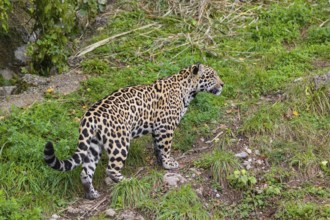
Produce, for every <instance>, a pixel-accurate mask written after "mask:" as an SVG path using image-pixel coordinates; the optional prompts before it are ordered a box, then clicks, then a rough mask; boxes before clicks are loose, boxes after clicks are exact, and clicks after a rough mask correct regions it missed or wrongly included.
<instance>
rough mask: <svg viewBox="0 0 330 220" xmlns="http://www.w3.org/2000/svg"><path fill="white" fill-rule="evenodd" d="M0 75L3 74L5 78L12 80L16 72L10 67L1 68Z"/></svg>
mask: <svg viewBox="0 0 330 220" xmlns="http://www.w3.org/2000/svg"><path fill="white" fill-rule="evenodd" d="M0 75H1V76H2V78H3V79H4V80H11V79H12V78H13V77H14V76H15V75H16V74H15V72H14V71H12V70H10V69H3V70H0Z"/></svg>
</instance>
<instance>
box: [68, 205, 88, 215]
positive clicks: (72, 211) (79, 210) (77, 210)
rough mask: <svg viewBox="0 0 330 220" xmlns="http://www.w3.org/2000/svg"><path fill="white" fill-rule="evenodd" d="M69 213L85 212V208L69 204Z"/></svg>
mask: <svg viewBox="0 0 330 220" xmlns="http://www.w3.org/2000/svg"><path fill="white" fill-rule="evenodd" d="M67 211H68V213H70V214H79V213H83V212H84V211H85V210H81V209H79V208H74V207H72V206H69V207H68V209H67Z"/></svg>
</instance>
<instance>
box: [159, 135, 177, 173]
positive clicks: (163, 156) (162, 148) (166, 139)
mask: <svg viewBox="0 0 330 220" xmlns="http://www.w3.org/2000/svg"><path fill="white" fill-rule="evenodd" d="M153 138H154V144H155V146H154V147H155V154H156V157H157V162H158V163H160V164H162V166H163V167H164V168H165V169H176V168H178V167H179V163H178V162H177V161H175V160H174V159H173V158H172V157H171V155H170V154H171V145H172V139H173V130H166V131H164V129H161V130H156V131H155V132H154V133H153Z"/></svg>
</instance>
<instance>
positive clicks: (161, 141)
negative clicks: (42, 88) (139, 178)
mask: <svg viewBox="0 0 330 220" xmlns="http://www.w3.org/2000/svg"><path fill="white" fill-rule="evenodd" d="M223 87H224V83H223V81H222V80H221V79H220V77H219V76H218V74H217V72H216V71H215V70H214V69H212V68H211V67H209V66H207V65H203V64H200V63H197V64H193V65H191V66H189V67H187V68H184V69H182V70H181V71H179V72H178V73H177V74H174V75H172V76H169V77H166V78H162V79H159V80H157V81H155V82H154V83H153V84H149V85H138V86H131V87H125V88H122V89H119V90H117V91H115V92H113V93H111V94H110V95H108V96H106V97H104V98H103V99H101V100H100V101H98V102H96V103H95V104H93V105H92V106H91V107H90V108H89V109H88V110H87V111H86V112H85V114H84V116H83V117H82V119H81V122H80V127H79V140H78V146H77V149H76V150H75V152H74V153H73V154H72V156H71V157H70V158H69V159H66V160H60V159H58V158H57V157H56V155H55V150H54V146H53V144H52V142H47V143H46V145H45V147H44V160H45V162H46V163H47V164H48V165H49V166H50V167H52V168H53V169H55V170H58V171H69V170H73V169H74V168H76V167H77V166H79V165H82V171H81V174H80V179H81V182H82V185H83V187H84V190H85V197H86V198H87V199H96V198H98V197H99V196H100V193H99V192H98V191H97V190H95V189H94V186H93V183H92V179H93V175H94V172H95V168H96V165H97V163H98V162H99V160H100V158H101V153H102V150H104V151H105V152H106V153H107V156H108V164H107V168H106V174H107V175H108V176H109V177H110V178H111V179H112V180H113V181H114V182H119V181H121V180H123V179H124V177H123V175H122V174H121V170H122V168H123V166H124V163H125V160H126V158H127V155H128V151H129V146H130V141H131V140H132V139H133V138H137V137H140V136H142V135H145V134H148V133H151V134H152V136H153V141H154V153H155V155H156V159H157V162H158V163H159V164H160V165H162V166H163V168H165V169H176V168H178V167H179V164H178V162H177V161H175V160H174V159H173V157H171V154H170V152H171V145H172V139H173V132H174V130H175V128H176V127H177V126H178V124H179V122H180V120H181V118H182V117H183V115H184V114H185V113H186V111H187V109H188V105H189V103H190V102H191V101H192V100H193V99H194V98H195V96H196V95H197V93H199V92H203V91H205V92H209V93H212V94H214V95H220V94H221V91H222V89H223Z"/></svg>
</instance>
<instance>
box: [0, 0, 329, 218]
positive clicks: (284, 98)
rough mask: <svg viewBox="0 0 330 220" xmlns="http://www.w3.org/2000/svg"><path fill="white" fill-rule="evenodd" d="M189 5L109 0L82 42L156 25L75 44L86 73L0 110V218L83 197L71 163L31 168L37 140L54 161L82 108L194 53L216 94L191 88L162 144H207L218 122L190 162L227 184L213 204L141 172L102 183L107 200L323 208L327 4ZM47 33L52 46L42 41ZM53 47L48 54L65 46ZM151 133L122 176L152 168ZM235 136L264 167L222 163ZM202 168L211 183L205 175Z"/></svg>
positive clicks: (71, 144) (39, 151)
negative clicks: (67, 85) (321, 80)
mask: <svg viewBox="0 0 330 220" xmlns="http://www.w3.org/2000/svg"><path fill="white" fill-rule="evenodd" d="M191 2H192V3H191V4H187V3H186V2H185V1H179V0H178V1H157V2H155V1H147V0H145V1H116V3H115V4H114V5H113V10H115V12H114V11H110V13H109V16H110V17H109V20H108V23H107V24H106V25H105V26H104V27H102V28H100V29H97V30H95V31H93V32H94V34H93V35H92V36H90V37H89V38H88V39H86V40H85V41H84V42H83V44H84V45H85V46H87V45H90V44H92V43H95V42H97V41H100V40H102V39H104V38H106V37H109V36H113V35H116V34H119V33H123V32H125V31H129V30H132V29H134V28H137V27H141V26H143V25H146V24H150V23H154V22H155V23H156V25H155V26H152V27H150V28H148V29H145V30H143V31H136V32H134V33H131V34H129V35H124V36H122V37H119V38H115V39H114V40H112V41H110V42H109V43H108V44H106V45H104V46H102V47H99V48H97V49H95V50H94V51H93V52H90V53H87V54H86V55H85V56H84V57H83V60H82V61H81V63H80V67H81V69H82V70H83V72H84V73H85V74H91V73H92V74H94V73H96V74H97V75H92V76H91V77H90V78H89V79H88V80H87V81H85V82H83V83H82V84H81V87H80V89H79V90H78V91H76V92H74V93H72V94H69V95H66V96H64V95H60V94H56V93H55V94H53V93H52V94H48V95H47V98H46V100H45V101H43V102H41V103H37V104H34V105H32V106H30V107H29V108H26V109H17V108H14V107H13V109H12V111H11V113H10V115H6V116H4V117H1V118H0V164H1V166H0V216H5V217H4V219H24V218H26V219H33V218H42V217H45V216H46V217H49V216H50V215H51V214H53V213H55V212H56V211H58V210H61V209H63V208H64V207H66V206H67V205H68V204H69V203H70V202H72V201H74V200H76V198H77V197H78V198H79V197H82V196H83V189H82V186H81V184H80V178H79V173H80V169H77V170H74V171H72V172H68V173H59V172H56V171H53V170H51V169H50V168H48V167H47V166H46V165H45V164H44V163H43V145H44V144H45V143H46V141H47V140H51V141H53V142H54V143H55V148H56V152H57V154H58V156H59V158H67V157H68V155H70V153H72V152H73V151H74V149H75V147H76V141H77V137H78V124H79V118H80V117H81V115H82V114H83V112H84V111H85V110H86V106H90V105H91V104H92V103H94V102H95V101H97V100H98V99H100V98H102V97H104V96H105V95H107V94H109V93H111V92H113V91H115V90H116V89H118V88H121V87H124V86H127V85H137V84H148V83H151V82H153V81H154V80H156V79H158V78H161V77H165V76H168V75H171V74H173V73H175V72H177V71H178V70H180V69H181V68H183V67H185V66H188V65H190V64H192V63H195V62H197V61H200V62H202V63H205V64H208V65H210V66H212V67H213V68H214V69H216V70H218V72H219V75H220V76H221V77H222V79H223V81H224V82H225V87H224V91H223V95H222V96H221V97H215V96H213V95H212V94H199V95H198V96H197V97H196V99H195V100H194V101H193V102H192V103H191V106H190V107H189V111H188V112H187V114H186V115H185V117H184V118H183V120H182V121H181V124H180V126H179V128H178V129H177V130H176V132H175V138H174V141H173V144H174V146H173V148H174V151H176V153H177V154H179V153H181V152H185V151H187V150H190V149H191V148H192V147H193V145H194V144H195V143H199V142H198V140H200V138H201V137H203V138H205V139H212V138H214V136H215V135H216V133H218V132H220V131H222V132H223V134H222V135H220V136H219V140H218V142H216V141H215V142H214V143H213V146H214V149H212V151H211V152H212V153H207V154H205V156H202V155H201V156H199V157H198V159H197V160H195V161H196V162H195V163H191V164H189V165H191V166H195V167H197V168H196V169H201V168H203V169H204V171H203V174H201V175H204V176H203V178H204V179H202V177H201V179H198V180H197V181H198V184H203V187H204V188H205V189H207V188H211V189H210V190H211V191H212V188H213V187H214V185H213V184H214V182H217V183H220V184H226V183H229V184H228V187H226V188H222V189H221V192H219V193H220V199H215V198H213V197H212V198H211V197H208V196H203V195H199V194H197V193H196V192H195V185H194V184H193V183H192V184H186V185H182V186H179V187H178V188H176V189H169V190H168V189H166V190H164V189H163V188H162V187H163V185H162V181H161V177H162V175H161V174H160V173H159V172H157V171H153V172H149V171H147V172H143V177H141V178H140V177H133V178H132V179H131V180H127V181H124V182H122V183H120V184H117V185H115V186H113V189H112V192H111V195H112V197H111V198H112V199H111V201H112V202H111V206H112V207H115V208H118V209H125V208H131V209H135V210H138V211H141V213H142V214H146V216H147V215H148V216H152V217H153V218H155V219H210V218H214V219H219V218H230V219H244V218H246V219H249V218H251V216H253V218H256V219H257V218H258V217H260V218H264V219H328V218H329V217H330V211H329V204H330V200H329V198H330V192H329V190H328V189H329V187H330V185H329V183H330V175H329V174H330V171H329V170H330V167H329V158H330V151H329V149H330V137H329V130H330V123H329V121H330V95H329V94H330V86H329V82H328V83H325V84H320V85H319V86H315V83H314V81H315V80H314V77H316V76H319V75H322V74H324V73H326V72H328V71H329V70H330V66H329V62H330V61H329V60H330V56H329V48H330V42H329V30H330V23H329V21H328V14H329V2H328V1H326V0H321V1H307V0H306V1H305V0H295V1H286V2H280V1H277V3H276V2H274V1H266V2H260V1H257V2H256V1H251V2H249V1H247V2H244V3H238V4H235V5H234V4H233V3H232V2H229V1H210V2H208V3H207V5H204V6H202V5H199V2H200V1H191ZM203 2H204V1H203ZM53 4H59V3H53ZM179 4H180V6H179ZM234 6H235V7H234ZM53 7H55V6H54V5H52V7H51V8H53ZM61 7H64V5H61ZM68 7H69V6H68ZM86 7H87V6H86ZM88 7H91V8H92V9H93V7H95V6H92V5H89V6H88ZM198 8H200V9H203V10H198ZM57 9H58V10H60V8H59V7H55V9H54V10H55V11H56V10H57ZM66 9H67V10H69V8H66ZM66 9H63V10H64V11H65V10H66ZM92 9H84V10H87V11H88V10H92ZM93 10H94V9H93ZM55 11H53V12H54V13H55ZM198 11H199V12H198ZM0 13H1V12H0ZM69 14H70V13H69ZM69 14H68V15H69ZM165 14H166V15H165ZM49 15H50V14H49ZM164 15H165V16H164ZM67 19H69V18H67ZM70 22H71V21H70ZM55 26H56V25H55ZM56 27H57V26H56ZM59 30H60V29H59ZM71 31H72V29H67V30H66V32H65V33H69V32H71ZM45 39H46V40H45V41H44V43H45V44H47V45H50V47H49V48H52V45H53V46H54V41H51V40H49V39H51V37H50V38H45ZM68 39H69V38H67V39H63V41H62V40H61V41H60V42H67V41H68ZM47 42H48V43H47ZM62 49H64V47H62ZM40 50H43V49H40ZM62 52H63V51H62ZM62 52H61V50H58V55H59V58H58V59H59V60H60V59H66V57H67V56H68V53H67V52H70V51H65V52H64V53H62ZM40 54H47V52H46V50H45V51H42V52H40ZM50 62H53V61H52V60H51V61H50ZM47 66H48V65H47ZM49 67H50V66H49ZM57 67H58V68H60V67H61V65H59V66H57ZM220 125H221V126H220ZM214 131H216V132H214ZM151 142H152V141H151V139H150V137H143V138H140V139H138V140H134V141H132V143H131V151H130V153H129V160H128V162H127V166H126V167H125V169H124V173H125V176H127V177H132V176H134V174H135V173H136V172H137V169H138V167H141V166H150V165H153V163H154V162H151V161H152V160H153V161H154V159H151V158H153V153H152V152H153V149H152V147H151ZM243 145H246V146H248V147H249V148H251V149H252V150H253V152H254V150H259V152H260V154H259V155H255V157H256V159H260V160H262V161H264V163H263V165H260V167H256V168H252V169H251V170H248V171H243V170H242V165H241V162H242V161H238V160H237V159H236V158H234V152H235V153H236V152H239V151H242V150H243ZM146 146H147V147H148V148H147V149H146V148H145V147H146ZM196 147H200V146H199V144H196ZM189 165H188V166H189ZM105 166H106V157H104V158H103V159H102V161H101V162H100V165H99V167H98V168H97V171H96V175H95V178H94V182H95V187H96V188H97V189H100V188H106V187H107V186H105V185H104V183H103V179H104V177H105V172H104V170H105ZM178 172H181V170H180V171H178ZM209 173H211V175H210V176H211V177H212V179H211V180H210V181H206V180H208V177H209V176H207V175H208V174H209ZM205 179H206V180H205ZM222 193H223V194H222ZM225 195H229V196H227V197H230V198H227V199H226V197H225ZM204 201H207V203H208V206H206V205H205V203H204ZM18 210H19V211H18ZM15 215H16V216H15ZM0 219H1V217H0Z"/></svg>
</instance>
